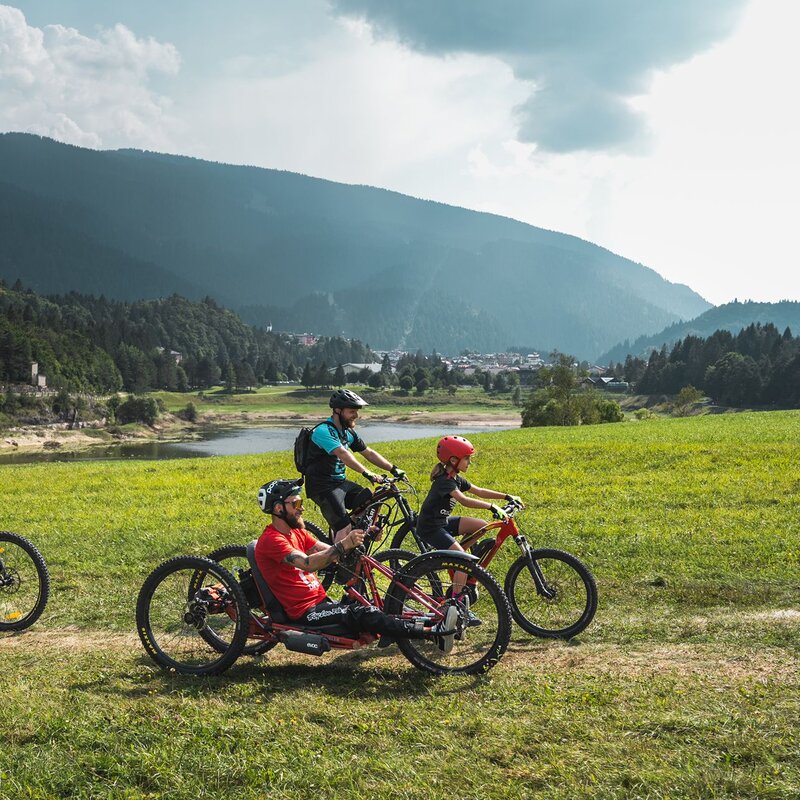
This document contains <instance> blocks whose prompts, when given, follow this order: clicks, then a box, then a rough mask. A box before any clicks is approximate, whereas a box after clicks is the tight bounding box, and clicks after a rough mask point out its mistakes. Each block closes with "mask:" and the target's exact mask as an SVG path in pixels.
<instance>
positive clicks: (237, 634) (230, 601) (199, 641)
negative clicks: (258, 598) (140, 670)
mask: <svg viewBox="0 0 800 800" xmlns="http://www.w3.org/2000/svg"><path fill="white" fill-rule="evenodd" d="M199 576H201V577H199ZM190 588H191V593H190ZM248 627H249V609H248V607H247V601H246V599H245V596H244V592H243V591H242V588H241V586H239V583H238V581H237V580H236V579H235V578H234V577H233V575H231V573H230V572H229V571H228V570H227V569H225V567H223V566H222V565H221V564H218V563H216V562H215V561H209V559H207V558H202V557H200V556H178V557H176V558H171V559H169V560H168V561H165V562H164V563H163V564H161V565H159V566H158V567H156V569H155V570H153V572H151V573H150V575H149V576H148V577H147V579H146V580H145V582H144V585H143V586H142V588H141V591H140V592H139V599H138V601H137V603H136V628H137V631H138V633H139V638H140V639H141V640H142V644H143V645H144V648H145V650H146V651H147V654H148V655H149V656H150V657H151V658H152V659H153V661H155V662H156V664H158V665H159V666H160V667H163V668H164V669H167V670H171V671H174V672H178V673H181V674H183V675H218V674H220V673H221V672H224V671H225V670H226V669H228V667H230V666H231V664H233V662H234V661H236V659H237V658H238V657H239V656H240V655H241V653H242V650H243V648H244V645H245V642H246V640H247V632H248ZM211 641H213V642H214V644H211V643H210V642H211ZM223 645H225V646H224V649H221V648H222V646H223Z"/></svg>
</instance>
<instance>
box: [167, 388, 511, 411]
mask: <svg viewBox="0 0 800 800" xmlns="http://www.w3.org/2000/svg"><path fill="white" fill-rule="evenodd" d="M356 391H358V392H360V393H361V394H362V395H363V396H364V399H366V400H367V401H368V402H369V403H370V407H369V408H367V409H365V410H364V411H363V412H362V415H363V418H364V419H370V418H373V419H378V418H383V417H386V416H387V415H392V416H398V415H403V414H404V413H411V412H414V411H424V412H428V413H440V412H448V413H458V414H464V413H476V412H477V413H480V414H488V415H493V414H494V415H505V416H507V415H515V414H519V409H518V408H516V407H515V406H514V405H513V404H512V403H511V400H510V394H504V395H499V396H495V395H491V394H487V393H486V392H485V391H484V390H483V389H471V388H466V389H465V388H460V389H459V390H458V391H457V392H456V394H455V395H450V394H449V393H448V392H447V391H445V390H443V389H439V390H436V391H429V392H427V393H426V394H424V395H422V396H419V395H417V394H416V393H412V394H408V395H402V394H400V393H399V392H398V393H395V392H393V391H375V390H372V389H368V388H366V387H362V386H358V387H356ZM330 395H331V392H330V390H329V389H313V390H307V389H304V388H303V387H301V386H263V387H261V388H259V389H256V390H254V391H252V392H232V393H231V392H227V391H225V390H224V389H221V388H215V389H212V390H206V391H202V392H187V393H180V392H155V393H154V394H153V396H154V397H156V398H159V399H160V400H161V401H162V402H163V403H164V406H165V407H166V409H167V410H168V411H171V412H176V411H179V410H181V409H183V408H185V407H186V404H187V403H188V402H189V401H191V402H193V403H194V404H195V407H196V408H197V411H198V412H199V414H200V416H201V417H203V416H204V415H206V416H212V415H217V414H242V413H244V412H246V413H252V414H291V415H295V416H297V417H298V418H300V417H311V418H315V419H316V418H318V417H319V416H320V414H321V413H322V412H324V411H326V410H327V408H328V398H329V397H330Z"/></svg>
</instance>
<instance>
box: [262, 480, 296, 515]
mask: <svg viewBox="0 0 800 800" xmlns="http://www.w3.org/2000/svg"><path fill="white" fill-rule="evenodd" d="M302 486H303V481H302V480H299V481H290V480H285V479H281V478H279V479H278V480H276V481H270V482H269V483H265V484H264V485H263V486H262V487H261V488H260V489H259V490H258V504H259V505H260V506H261V510H262V511H263V512H264V513H265V514H271V513H272V509H273V507H274V505H275V503H282V502H283V501H284V500H287V499H288V498H290V497H292V496H293V495H296V494H300V492H301V491H302V489H301V487H302Z"/></svg>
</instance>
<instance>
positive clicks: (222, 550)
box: [201, 544, 278, 656]
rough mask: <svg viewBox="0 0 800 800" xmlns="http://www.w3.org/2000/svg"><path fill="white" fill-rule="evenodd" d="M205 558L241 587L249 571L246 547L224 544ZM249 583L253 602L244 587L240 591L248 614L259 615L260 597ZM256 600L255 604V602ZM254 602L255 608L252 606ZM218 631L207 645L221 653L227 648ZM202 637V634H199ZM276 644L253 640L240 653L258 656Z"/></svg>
mask: <svg viewBox="0 0 800 800" xmlns="http://www.w3.org/2000/svg"><path fill="white" fill-rule="evenodd" d="M206 558H207V559H208V560H209V561H216V562H217V563H218V564H222V566H223V567H225V569H227V570H228V572H230V573H231V575H233V577H234V578H236V580H237V581H239V584H240V585H241V582H242V577H243V576H245V575H246V574H247V573H248V572H249V571H250V562H249V561H248V560H247V547H246V546H245V545H243V544H226V545H224V546H223V547H219V548H217V549H216V550H214V552H213V553H209V554H208V555H207V556H206ZM250 581H251V590H252V591H253V592H255V596H254V597H253V600H252V601H251V600H250V597H249V596H248V592H247V590H246V589H245V587H244V586H243V587H242V591H243V592H244V595H245V598H247V601H248V602H247V605H248V606H249V607H250V613H251V614H253V613H256V614H258V613H260V612H259V611H258V610H257V609H259V608H260V606H261V597H260V596H258V589H257V588H256V585H255V582H254V581H252V578H250ZM256 600H257V602H256ZM253 602H255V606H254V605H253ZM220 633H221V632H220V631H217V630H215V631H214V632H213V633H212V634H210V635H209V637H208V643H209V644H210V645H211V646H212V647H215V646H216V647H221V648H222V649H221V650H220V652H223V651H224V650H225V649H226V647H227V644H228V643H227V641H225V640H220V638H219V637H220ZM201 635H202V634H201ZM215 641H216V642H219V644H216V645H215ZM276 644H278V643H277V642H267V641H264V640H263V639H259V640H254V641H253V642H252V643H250V644H245V646H244V648H242V653H243V654H244V655H246V656H258V655H261V654H262V653H266V652H267V650H272V648H273V647H275V645H276Z"/></svg>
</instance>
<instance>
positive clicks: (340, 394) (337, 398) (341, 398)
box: [328, 389, 369, 408]
mask: <svg viewBox="0 0 800 800" xmlns="http://www.w3.org/2000/svg"><path fill="white" fill-rule="evenodd" d="M328 405H329V406H330V407H331V408H364V406H368V405H369V403H368V402H367V401H366V400H364V398H363V397H359V396H358V395H357V394H356V393H355V392H351V391H350V390H349V389H337V390H336V391H335V392H334V393H333V394H332V395H331V399H330V400H329V401H328Z"/></svg>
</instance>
